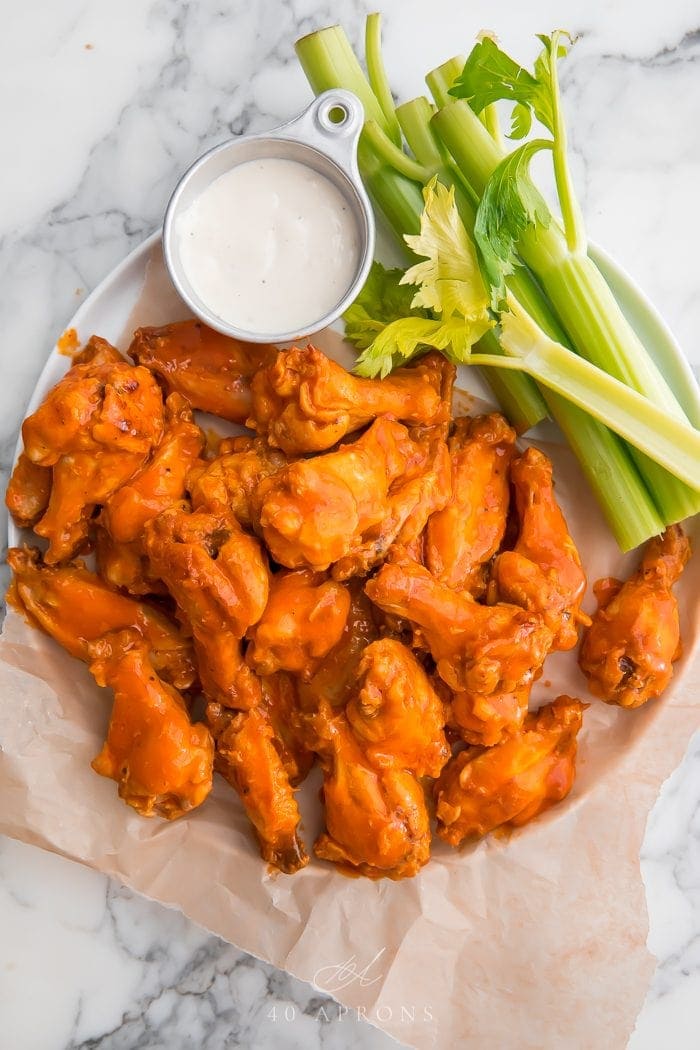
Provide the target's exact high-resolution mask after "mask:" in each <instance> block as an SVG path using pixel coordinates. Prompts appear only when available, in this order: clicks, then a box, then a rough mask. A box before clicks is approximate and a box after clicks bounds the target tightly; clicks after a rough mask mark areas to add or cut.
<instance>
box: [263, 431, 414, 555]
mask: <svg viewBox="0 0 700 1050" xmlns="http://www.w3.org/2000/svg"><path fill="white" fill-rule="evenodd" d="M430 448H431V445H430V442H426V441H414V440H413V438H412V437H411V435H410V434H409V432H408V430H407V429H406V427H405V426H403V425H402V424H401V423H397V422H395V421H394V420H392V419H390V418H388V417H387V416H381V417H380V418H379V419H378V420H377V421H376V422H375V423H373V424H372V426H371V427H370V428H369V429H368V430H367V431H366V433H364V434H363V435H362V437H361V438H359V439H358V440H357V441H355V442H353V443H351V444H347V445H342V446H341V447H340V449H339V450H338V451H337V452H330V453H327V454H326V455H323V456H317V457H315V458H314V459H305V460H299V461H298V462H295V463H290V464H289V465H288V466H287V467H285V468H284V469H283V470H281V471H279V473H277V474H275V475H273V476H272V477H270V478H267V479H266V480H264V481H263V482H262V483H261V485H260V489H259V497H258V498H259V501H260V507H261V510H260V524H261V529H262V534H263V537H264V539H265V542H266V544H267V546H268V547H269V549H270V551H271V553H272V555H273V557H274V558H275V560H276V561H278V562H280V564H282V565H285V566H287V567H288V568H290V569H298V568H311V569H317V570H320V571H324V570H326V569H327V568H328V567H329V566H330V565H332V564H333V563H334V562H338V561H339V560H340V559H341V558H345V557H346V556H347V555H350V554H352V553H353V552H354V551H358V550H360V549H361V548H362V547H363V544H364V543H366V542H367V541H368V540H369V538H370V536H371V537H372V538H373V539H374V540H375V544H374V549H375V551H376V557H377V558H380V557H382V555H383V553H384V551H385V550H386V549H387V548H388V546H389V545H390V544H391V542H393V540H394V539H395V538H396V537H397V534H398V533H399V531H400V528H401V525H402V524H403V522H404V521H405V520H406V518H407V517H408V514H409V513H410V511H411V510H413V509H414V508H415V503H414V502H411V501H409V503H408V506H406V501H404V502H403V503H402V505H401V510H402V512H403V520H402V519H401V517H400V515H399V514H398V512H396V513H394V514H393V515H390V509H391V498H392V497H395V498H398V494H397V491H396V488H400V484H399V483H401V484H403V483H405V482H406V480H407V478H411V475H413V478H412V480H416V478H415V476H416V475H420V472H421V468H422V467H424V466H425V464H426V459H427V457H428V455H429V452H430ZM395 482H396V483H397V486H396V487H395V488H394V489H393V491H392V486H393V485H394V483H395ZM412 491H413V493H414V499H415V498H417V496H418V495H419V494H420V491H421V489H420V484H419V483H418V484H416V485H415V486H414V488H413V490H412ZM389 517H390V526H389V525H388V524H385V521H386V519H387V518H389ZM372 530H374V532H373V531H372ZM367 560H368V559H367V557H365V556H364V552H363V553H362V555H358V563H359V564H364V563H365V562H366V561H367Z"/></svg>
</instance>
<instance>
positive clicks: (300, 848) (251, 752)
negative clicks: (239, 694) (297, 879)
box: [207, 702, 309, 875]
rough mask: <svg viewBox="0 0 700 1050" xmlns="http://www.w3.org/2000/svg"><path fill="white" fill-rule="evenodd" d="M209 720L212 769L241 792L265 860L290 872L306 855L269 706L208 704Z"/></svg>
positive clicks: (290, 787)
mask: <svg viewBox="0 0 700 1050" xmlns="http://www.w3.org/2000/svg"><path fill="white" fill-rule="evenodd" d="M207 720H208V722H209V725H210V726H211V729H212V732H213V734H214V739H215V741H216V758H215V763H214V764H215V768H216V770H217V772H219V773H221V775H222V776H223V777H224V778H225V779H226V780H227V781H228V783H229V784H230V785H231V787H232V788H233V789H234V790H235V791H236V792H237V793H238V795H239V796H240V798H241V801H242V803H243V806H244V807H245V811H246V814H247V815H248V819H249V820H250V822H251V824H252V825H253V827H254V828H255V831H256V833H257V836H258V840H259V842H260V852H261V854H262V857H263V860H266V861H267V862H268V863H269V864H273V865H274V866H275V867H276V868H278V869H279V870H280V871H282V872H284V873H285V874H287V875H292V874H293V873H294V872H295V871H298V870H299V869H300V868H303V867H304V865H306V864H308V861H309V858H308V855H307V853H306V850H305V848H304V844H303V842H302V841H301V839H300V838H299V821H300V814H299V807H298V806H297V802H296V799H295V797H294V792H293V790H292V786H291V783H290V779H289V773H288V770H287V768H285V763H284V760H283V758H282V756H281V754H280V751H279V750H278V747H277V746H276V740H275V732H274V728H273V725H272V722H271V719H270V715H269V711H268V709H267V705H266V704H265V703H260V704H258V706H257V707H253V708H251V709H250V710H249V711H239V712H233V711H231V710H230V709H228V708H226V707H224V706H222V705H221V704H218V703H216V702H215V703H210V704H209V705H208V707H207Z"/></svg>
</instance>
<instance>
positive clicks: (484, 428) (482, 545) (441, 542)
mask: <svg viewBox="0 0 700 1050" xmlns="http://www.w3.org/2000/svg"><path fill="white" fill-rule="evenodd" d="M515 437H516V435H515V431H514V430H513V429H512V427H510V426H508V424H507V423H506V421H505V419H504V418H503V416H500V415H497V414H493V415H490V416H476V417H475V418H473V419H466V418H465V419H458V420H456V422H455V428H454V432H453V434H452V435H451V437H450V439H449V441H448V447H449V452H450V460H451V464H452V498H451V499H450V501H449V503H448V504H447V506H446V507H445V508H444V509H443V510H441V511H438V512H437V513H436V514H433V515H432V517H431V518H430V520H429V521H428V524H427V527H426V530H425V547H424V560H425V564H426V565H427V567H428V568H429V569H430V571H431V572H432V573H433V575H434V576H435V577H436V578H437V579H438V580H441V581H442V582H443V583H446V584H447V585H448V586H449V587H453V588H455V589H456V590H464V591H469V593H470V594H472V595H474V597H480V596H481V595H482V594H483V593H484V590H485V588H486V575H487V571H488V568H487V566H488V562H489V561H490V560H491V558H492V557H493V556H494V554H495V553H496V552H497V550H498V548H499V547H500V545H501V541H502V539H503V534H504V532H505V528H506V519H507V515H508V503H509V475H508V471H509V468H510V463H511V460H512V458H513V454H514V451H515Z"/></svg>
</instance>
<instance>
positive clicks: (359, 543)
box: [332, 427, 451, 580]
mask: <svg viewBox="0 0 700 1050" xmlns="http://www.w3.org/2000/svg"><path fill="white" fill-rule="evenodd" d="M444 433H445V428H443V427H426V428H419V427H414V428H412V429H411V431H410V436H411V440H412V441H413V442H414V446H415V453H416V454H415V456H414V457H413V459H412V462H411V463H410V464H409V465H408V467H407V469H406V471H405V473H404V474H403V475H402V476H401V477H399V478H398V479H397V480H396V481H395V482H394V484H393V485H392V486H391V488H390V489H389V493H388V496H387V501H386V507H385V509H384V516H383V518H382V520H381V521H380V522H379V523H378V524H377V525H372V526H370V527H369V528H367V529H366V530H365V532H364V533H363V534H362V536H361V537H356V538H355V539H354V541H353V544H352V546H351V548H350V551H349V552H348V554H346V555H345V556H344V557H342V558H340V559H339V560H338V561H337V562H336V563H335V565H334V566H333V569H332V572H333V576H334V578H335V579H337V580H347V579H349V577H351V576H365V575H367V573H368V572H369V571H370V569H372V568H373V567H374V566H375V565H377V564H378V563H379V562H380V561H382V559H383V558H386V557H392V550H395V549H398V548H400V549H401V550H411V549H415V548H416V547H417V546H418V545H419V543H420V537H421V535H422V533H423V530H424V528H425V524H426V522H427V521H428V519H429V518H430V516H431V514H433V513H435V512H436V511H440V510H441V509H442V508H443V507H444V506H445V504H446V503H447V501H448V500H449V498H450V491H451V471H450V457H449V453H448V450H447V445H446V443H445V440H444Z"/></svg>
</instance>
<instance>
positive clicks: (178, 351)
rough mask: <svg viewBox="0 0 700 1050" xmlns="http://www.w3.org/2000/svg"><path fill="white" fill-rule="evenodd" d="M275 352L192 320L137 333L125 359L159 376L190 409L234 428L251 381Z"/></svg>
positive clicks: (245, 411)
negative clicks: (230, 424) (225, 421)
mask: <svg viewBox="0 0 700 1050" xmlns="http://www.w3.org/2000/svg"><path fill="white" fill-rule="evenodd" d="M276 353H277V351H276V350H275V349H274V348H273V347H271V346H264V345H261V344H254V343H241V342H239V340H238V339H231V338H229V336H226V335H221V333H219V332H215V331H214V330H213V329H211V328H207V327H206V325H204V324H202V322H201V321H194V320H192V321H178V322H177V323H175V324H168V325H164V326H163V327H162V328H139V329H137V331H136V332H135V333H134V338H133V341H132V343H131V346H130V347H129V357H131V358H133V360H134V361H136V362H137V364H140V365H145V366H146V368H148V369H150V371H151V372H153V373H154V374H155V375H157V376H158V378H159V379H160V381H161V382H162V383H163V385H164V386H165V389H166V390H167V392H168V393H169V394H171V393H178V394H182V395H183V396H184V397H186V398H187V400H188V401H189V402H190V404H191V405H192V408H199V409H201V410H202V411H203V412H211V413H212V414H213V415H215V416H221V418H222V419H229V420H230V421H231V422H232V423H245V421H246V419H247V418H248V415H249V413H250V404H251V402H250V380H251V377H252V376H253V375H254V374H255V372H257V370H258V369H259V368H263V367H264V366H265V365H267V364H269V363H270V362H271V361H272V360H274V357H275V354H276Z"/></svg>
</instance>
